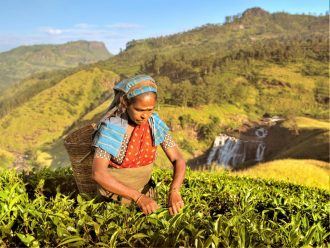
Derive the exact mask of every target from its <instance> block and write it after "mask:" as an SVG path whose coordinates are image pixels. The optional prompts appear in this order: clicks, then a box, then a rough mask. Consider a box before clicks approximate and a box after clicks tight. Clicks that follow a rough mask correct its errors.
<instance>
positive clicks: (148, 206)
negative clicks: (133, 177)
mask: <svg viewBox="0 0 330 248" xmlns="http://www.w3.org/2000/svg"><path fill="white" fill-rule="evenodd" d="M108 165H109V160H107V159H104V158H94V160H93V168H92V169H93V172H92V173H93V174H92V176H93V179H94V180H95V182H97V183H98V184H99V185H100V186H101V187H102V188H104V189H105V190H107V191H110V192H112V193H115V194H117V195H121V196H123V197H125V198H129V199H132V200H133V201H135V202H136V203H137V204H138V206H139V207H140V208H141V209H142V211H143V213H145V214H150V213H152V212H154V211H156V210H157V209H158V208H159V206H158V205H157V203H156V202H155V201H154V200H152V199H151V198H149V197H147V196H146V195H143V194H141V193H140V192H139V191H137V190H135V189H132V188H130V187H127V186H125V185H124V184H122V183H121V182H119V181H118V180H116V179H115V178H114V177H113V176H111V175H110V174H109V173H108V172H107V168H108Z"/></svg>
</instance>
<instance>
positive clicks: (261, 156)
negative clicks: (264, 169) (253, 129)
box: [255, 142, 266, 162]
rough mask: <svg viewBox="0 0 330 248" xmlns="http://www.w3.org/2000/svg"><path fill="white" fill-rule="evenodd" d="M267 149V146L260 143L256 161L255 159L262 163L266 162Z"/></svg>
mask: <svg viewBox="0 0 330 248" xmlns="http://www.w3.org/2000/svg"><path fill="white" fill-rule="evenodd" d="M265 149H266V146H265V144H264V143H263V142H260V144H259V145H258V148H257V152H256V159H255V160H256V161H258V162H260V161H262V160H264V153H265Z"/></svg>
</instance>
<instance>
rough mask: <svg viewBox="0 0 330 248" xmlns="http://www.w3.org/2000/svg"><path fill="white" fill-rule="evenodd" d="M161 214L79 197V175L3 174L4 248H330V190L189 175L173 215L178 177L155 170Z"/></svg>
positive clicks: (0, 223) (0, 183) (43, 172)
mask: <svg viewBox="0 0 330 248" xmlns="http://www.w3.org/2000/svg"><path fill="white" fill-rule="evenodd" d="M153 177H154V180H155V181H156V185H157V189H158V195H159V197H158V198H159V199H158V202H159V204H160V205H161V208H160V209H159V210H158V211H157V212H155V213H153V214H151V215H148V216H145V215H144V214H143V213H141V212H140V211H139V210H138V209H137V207H136V206H135V205H129V206H121V205H119V204H117V203H115V202H107V201H98V199H96V198H95V199H88V198H86V197H83V196H82V195H80V194H77V189H76V187H75V186H74V181H73V176H72V171H71V169H69V168H66V169H58V170H56V171H50V170H41V171H33V172H32V173H31V174H29V175H26V174H20V175H17V173H16V172H14V171H3V172H1V173H0V226H1V229H0V235H1V236H0V246H3V247H13V246H14V247H16V246H19V247H22V246H27V247H69V246H78V247H179V246H183V247H300V246H318V247H327V245H328V244H329V242H330V228H329V221H330V220H329V211H330V203H329V199H330V197H329V196H330V194H329V192H328V191H325V190H320V189H316V188H315V189H311V188H307V187H302V186H296V185H293V184H287V183H278V182H274V181H269V180H268V181H266V180H261V179H248V178H241V177H232V176H229V175H228V174H226V173H223V174H212V173H209V172H191V171H188V172H187V176H186V179H185V181H184V184H183V187H182V190H181V193H182V195H183V198H184V201H185V204H186V205H185V207H184V209H183V210H182V211H181V212H180V213H179V214H177V215H175V216H170V215H169V213H168V211H167V208H166V201H167V199H166V197H167V192H168V189H169V183H170V181H171V171H170V170H164V169H163V170H161V169H158V168H157V169H155V171H154V174H153Z"/></svg>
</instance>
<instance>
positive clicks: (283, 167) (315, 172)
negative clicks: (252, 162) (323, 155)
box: [230, 159, 330, 191]
mask: <svg viewBox="0 0 330 248" xmlns="http://www.w3.org/2000/svg"><path fill="white" fill-rule="evenodd" d="M230 174H231V175H235V176H240V177H249V178H263V179H273V180H276V181H285V182H290V183H294V184H298V185H304V186H308V187H316V188H321V189H326V190H329V191H330V164H329V163H326V162H323V161H318V160H308V159H306V160H298V159H284V160H275V161H271V162H267V163H262V164H259V165H256V166H253V167H251V168H248V169H246V170H242V171H234V172H230Z"/></svg>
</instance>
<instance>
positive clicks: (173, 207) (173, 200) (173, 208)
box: [168, 190, 184, 215]
mask: <svg viewBox="0 0 330 248" xmlns="http://www.w3.org/2000/svg"><path fill="white" fill-rule="evenodd" d="M183 206H184V203H183V200H182V198H181V195H180V193H179V191H177V190H172V191H170V194H169V195H168V211H169V212H170V215H175V214H177V213H179V211H180V209H181V208H183Z"/></svg>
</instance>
